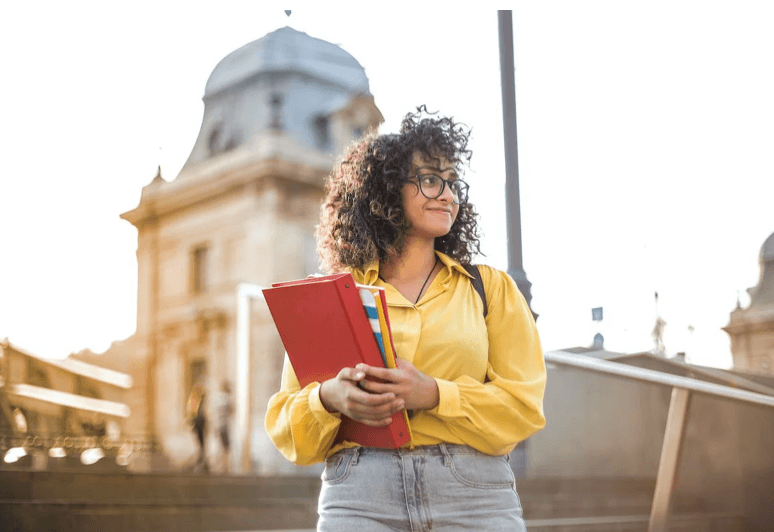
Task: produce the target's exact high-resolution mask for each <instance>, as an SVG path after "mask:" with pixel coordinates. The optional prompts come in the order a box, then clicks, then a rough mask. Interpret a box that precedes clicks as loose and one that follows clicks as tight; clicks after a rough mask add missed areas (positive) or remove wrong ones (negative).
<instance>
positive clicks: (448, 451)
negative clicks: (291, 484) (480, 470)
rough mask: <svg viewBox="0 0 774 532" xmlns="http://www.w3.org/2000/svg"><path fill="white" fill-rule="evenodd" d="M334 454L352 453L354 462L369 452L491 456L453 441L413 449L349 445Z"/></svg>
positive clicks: (389, 454) (399, 454) (395, 454)
mask: <svg viewBox="0 0 774 532" xmlns="http://www.w3.org/2000/svg"><path fill="white" fill-rule="evenodd" d="M336 454H344V455H349V454H351V455H354V460H355V463H357V460H358V458H359V457H360V456H367V455H369V454H372V455H373V454H376V455H383V456H384V455H387V456H443V457H444V458H445V459H449V458H450V457H451V456H454V455H463V454H478V455H482V456H491V455H488V454H486V453H482V452H481V451H478V450H476V449H474V448H473V447H470V446H468V445H457V444H453V443H439V444H437V445H420V446H418V447H414V448H413V449H408V448H401V449H380V448H378V447H350V448H348V449H341V450H340V451H338V452H337V453H336Z"/></svg>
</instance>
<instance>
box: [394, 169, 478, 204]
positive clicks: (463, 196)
mask: <svg viewBox="0 0 774 532" xmlns="http://www.w3.org/2000/svg"><path fill="white" fill-rule="evenodd" d="M429 176H432V177H437V178H438V179H440V180H441V188H440V189H439V190H438V194H436V195H435V196H428V195H427V193H426V192H425V189H423V188H422V178H423V177H429ZM406 179H407V180H409V181H410V180H412V179H416V180H417V186H418V187H419V191H420V192H421V193H422V195H423V196H424V197H426V198H427V199H438V198H440V197H441V194H443V191H444V190H446V185H447V184H448V185H449V190H451V191H452V203H454V204H455V205H462V204H463V203H467V202H468V190H469V189H470V185H468V184H467V183H466V182H465V181H463V180H462V179H444V178H443V177H441V176H439V175H438V174H429V173H428V174H416V175H412V176H409V177H408V178H406ZM452 183H459V185H457V186H460V187H461V189H460V191H459V194H460V198H459V200H460V201H455V200H454V189H453V188H452Z"/></svg>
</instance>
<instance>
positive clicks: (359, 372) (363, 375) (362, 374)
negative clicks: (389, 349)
mask: <svg viewBox="0 0 774 532" xmlns="http://www.w3.org/2000/svg"><path fill="white" fill-rule="evenodd" d="M355 377H357V378H358V379H362V378H363V377H365V373H363V372H362V371H358V372H357V375H355Z"/></svg>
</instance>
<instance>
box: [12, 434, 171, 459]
mask: <svg viewBox="0 0 774 532" xmlns="http://www.w3.org/2000/svg"><path fill="white" fill-rule="evenodd" d="M155 450H156V445H155V442H154V441H153V440H151V439H148V438H132V437H121V438H115V439H114V438H111V437H109V436H94V435H84V434H68V433H36V432H27V433H24V434H21V433H18V432H0V468H2V467H4V466H9V465H13V464H16V463H17V462H18V461H19V460H21V459H23V458H24V457H26V456H31V455H32V454H33V453H45V454H46V455H47V461H50V460H57V459H63V458H66V457H68V456H69V457H73V458H79V459H80V462H81V464H83V465H91V464H94V463H96V462H98V461H100V460H102V459H105V458H107V459H109V460H114V461H115V463H116V464H117V465H119V466H122V467H126V466H128V465H129V464H130V463H131V462H132V461H134V460H136V459H137V458H138V457H139V456H140V455H146V454H148V453H151V452H153V451H155ZM50 463H52V462H49V464H50Z"/></svg>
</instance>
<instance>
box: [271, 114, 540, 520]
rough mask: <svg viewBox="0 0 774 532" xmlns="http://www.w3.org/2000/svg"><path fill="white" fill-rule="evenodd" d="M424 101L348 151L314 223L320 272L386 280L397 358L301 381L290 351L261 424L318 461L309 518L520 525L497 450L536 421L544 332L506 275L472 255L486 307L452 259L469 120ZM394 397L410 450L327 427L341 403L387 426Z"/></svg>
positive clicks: (459, 236) (458, 236) (459, 250)
mask: <svg viewBox="0 0 774 532" xmlns="http://www.w3.org/2000/svg"><path fill="white" fill-rule="evenodd" d="M423 112H425V113H426V112H427V110H426V109H425V108H424V107H420V108H419V109H418V112H417V113H416V114H408V115H406V117H405V118H404V120H403V122H402V124H401V129H400V133H398V134H390V135H381V136H376V135H374V134H371V135H369V136H367V137H366V138H365V139H364V140H362V141H360V142H359V143H357V144H355V145H354V146H352V147H351V148H350V149H349V151H348V152H347V154H345V157H344V160H343V162H342V163H341V164H340V165H339V166H338V167H337V169H336V170H335V171H334V172H333V174H332V175H331V176H330V178H329V180H328V183H327V196H326V198H325V201H324V203H323V207H322V216H321V223H320V225H319V226H318V234H317V238H318V251H319V252H320V256H321V258H322V261H323V265H324V268H325V269H326V270H328V271H330V272H335V271H342V270H349V271H351V272H352V274H353V276H354V277H355V280H356V281H357V282H359V283H363V284H372V285H377V286H383V287H385V293H386V298H387V305H388V309H389V315H390V322H391V326H392V334H393V340H394V344H395V348H396V353H397V355H398V361H397V368H395V369H385V368H377V367H371V366H367V365H364V364H359V365H358V366H357V367H355V368H344V369H342V370H341V372H340V373H339V374H338V375H337V376H336V377H335V378H333V379H330V380H327V381H325V382H322V383H313V384H310V385H309V386H307V387H305V388H304V389H300V386H299V384H298V380H297V379H296V377H295V375H294V373H293V369H292V367H291V366H290V364H289V363H288V361H287V357H286V360H285V367H284V371H283V378H282V387H281V390H280V392H278V393H277V394H275V395H274V396H273V397H272V398H271V400H270V402H269V407H268V411H267V415H266V428H267V431H268V433H269V436H270V437H271V439H272V441H273V442H274V444H275V445H276V446H277V448H278V449H279V450H280V451H281V452H282V453H283V455H284V456H285V457H286V458H288V459H289V460H291V461H293V462H294V463H297V464H310V463H315V462H319V461H322V460H326V467H325V471H324V473H323V486H322V490H321V493H320V500H319V508H318V511H319V514H320V518H319V521H318V530H319V531H344V530H358V531H359V532H371V531H388V530H487V531H498V530H508V531H513V530H524V521H523V519H522V515H521V506H520V503H519V499H518V495H517V493H516V483H515V480H514V477H513V472H512V470H511V468H510V466H509V464H508V460H507V457H508V453H510V452H511V451H512V450H513V448H514V447H515V445H516V444H517V443H518V442H520V441H522V440H524V439H525V438H527V437H528V436H530V435H531V434H533V433H534V432H536V431H537V430H539V429H541V428H542V427H543V426H544V424H545V418H544V416H543V391H544V387H545V377H546V374H545V365H544V362H543V356H542V351H541V348H540V341H539V339H538V335H537V331H536V329H535V322H534V320H533V318H532V314H531V312H530V309H529V307H528V306H527V304H526V302H525V301H524V298H523V297H522V296H521V294H520V292H519V290H518V288H517V287H516V284H515V283H514V282H513V280H512V279H511V278H510V277H509V276H508V275H507V274H506V273H504V272H502V271H499V270H496V269H494V268H490V267H487V266H479V271H480V275H481V278H482V280H483V283H484V288H485V293H486V299H487V305H488V313H487V315H486V317H484V314H483V308H484V305H483V301H482V298H481V297H480V296H479V295H478V293H477V292H476V290H475V289H474V286H473V284H472V282H471V276H470V275H469V274H468V273H467V272H466V271H465V269H464V268H463V267H462V265H463V264H469V263H470V261H471V260H472V258H473V256H474V255H475V254H476V253H478V251H479V242H478V237H477V223H476V217H477V215H476V213H475V211H474V209H473V206H472V205H471V204H470V203H468V202H467V191H468V186H467V184H465V183H464V182H463V181H462V180H461V179H460V172H461V169H462V166H463V165H465V164H466V163H468V162H469V161H470V157H471V152H470V150H468V149H467V143H468V136H469V132H468V131H467V130H466V129H464V128H463V127H462V126H461V125H459V124H457V123H455V122H454V121H453V119H451V118H435V117H433V116H428V117H423V116H422V115H423ZM372 378H376V379H380V380H381V381H383V382H377V381H375V380H373V379H372ZM403 409H407V410H408V411H409V412H411V414H412V417H411V420H410V424H411V430H412V435H413V438H412V441H411V443H410V444H409V445H407V446H405V447H404V448H401V449H395V450H384V449H374V448H363V447H359V446H357V445H356V444H354V443H352V442H347V441H339V440H337V438H336V435H337V430H338V427H339V424H340V420H341V416H342V415H345V416H349V417H350V418H352V419H355V420H358V421H360V422H362V423H365V424H367V425H372V426H382V425H386V424H388V423H389V422H390V419H391V415H392V414H393V413H394V412H397V411H400V410H403Z"/></svg>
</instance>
